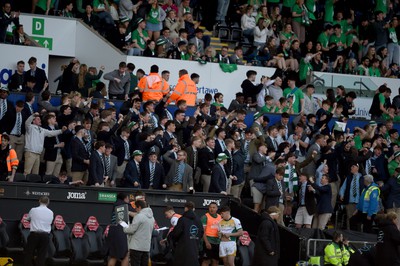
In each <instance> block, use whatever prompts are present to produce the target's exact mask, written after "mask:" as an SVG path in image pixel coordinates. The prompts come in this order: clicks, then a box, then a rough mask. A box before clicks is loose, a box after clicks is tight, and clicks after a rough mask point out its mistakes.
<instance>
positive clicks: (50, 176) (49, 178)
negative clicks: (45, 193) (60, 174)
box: [43, 175, 55, 184]
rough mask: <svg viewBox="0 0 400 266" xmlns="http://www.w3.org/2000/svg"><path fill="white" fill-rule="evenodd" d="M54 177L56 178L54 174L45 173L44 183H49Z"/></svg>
mask: <svg viewBox="0 0 400 266" xmlns="http://www.w3.org/2000/svg"><path fill="white" fill-rule="evenodd" d="M53 178H55V176H54V175H44V176H43V183H46V184H48V183H49V182H50V181H51V180H52V179H53Z"/></svg>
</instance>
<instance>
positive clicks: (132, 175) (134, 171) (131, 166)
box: [123, 160, 141, 188]
mask: <svg viewBox="0 0 400 266" xmlns="http://www.w3.org/2000/svg"><path fill="white" fill-rule="evenodd" d="M139 167H140V166H139ZM139 171H140V169H138V168H137V167H136V162H135V160H130V161H129V163H128V164H127V165H126V168H125V172H124V178H125V181H124V182H123V186H124V187H131V188H140V187H141V186H140V174H141V171H140V172H139ZM135 182H138V183H139V186H137V187H135V185H134V184H133V183H135Z"/></svg>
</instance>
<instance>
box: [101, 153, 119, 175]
mask: <svg viewBox="0 0 400 266" xmlns="http://www.w3.org/2000/svg"><path fill="white" fill-rule="evenodd" d="M104 167H105V166H104ZM116 174H117V157H116V156H115V155H112V154H111V155H110V173H109V175H108V180H110V181H111V180H114V181H115V177H116Z"/></svg>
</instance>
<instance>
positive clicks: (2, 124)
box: [0, 100, 25, 133]
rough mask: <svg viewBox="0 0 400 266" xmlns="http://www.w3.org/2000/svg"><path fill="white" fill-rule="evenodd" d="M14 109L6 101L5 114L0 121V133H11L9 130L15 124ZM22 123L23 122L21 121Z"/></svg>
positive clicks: (12, 105) (11, 104) (9, 102)
mask: <svg viewBox="0 0 400 266" xmlns="http://www.w3.org/2000/svg"><path fill="white" fill-rule="evenodd" d="M15 119H16V116H15V107H14V104H13V103H12V102H11V101H9V100H7V112H6V113H5V115H4V116H3V118H2V119H0V132H1V133H3V132H8V133H9V132H11V130H12V129H13V127H14V124H15ZM23 122H24V121H23ZM24 125H25V123H24V124H22V127H24Z"/></svg>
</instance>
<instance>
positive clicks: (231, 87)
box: [127, 56, 275, 107]
mask: <svg viewBox="0 0 400 266" xmlns="http://www.w3.org/2000/svg"><path fill="white" fill-rule="evenodd" d="M127 62H129V63H134V64H135V66H136V70H137V69H139V68H142V69H143V70H144V71H145V72H146V74H148V73H149V72H150V67H151V66H152V65H158V67H159V69H160V71H159V73H160V74H161V72H162V71H163V70H169V71H170V72H171V76H170V80H169V84H170V86H171V87H174V86H175V85H176V83H177V82H178V79H179V76H178V72H179V70H180V69H186V70H187V71H188V72H189V76H190V74H192V73H197V74H199V75H200V82H199V84H198V86H197V89H198V98H203V97H204V94H206V93H211V94H212V95H214V94H215V93H217V92H221V93H222V94H224V103H225V106H226V107H228V106H229V104H230V102H231V101H232V100H233V99H234V98H235V93H236V92H240V91H242V89H241V87H240V85H241V84H242V81H243V80H245V79H246V72H247V71H248V70H250V69H252V70H255V71H257V78H256V80H257V81H259V80H260V79H261V76H263V75H264V76H268V77H271V76H272V75H273V74H274V73H275V69H274V68H266V67H263V68H261V67H248V66H238V69H237V70H236V71H234V72H232V73H225V72H223V71H222V70H221V68H220V66H219V64H217V63H207V64H204V65H203V64H200V63H198V62H193V61H181V60H169V59H162V58H161V59H160V58H146V57H138V56H128V57H127ZM136 70H135V71H136Z"/></svg>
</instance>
